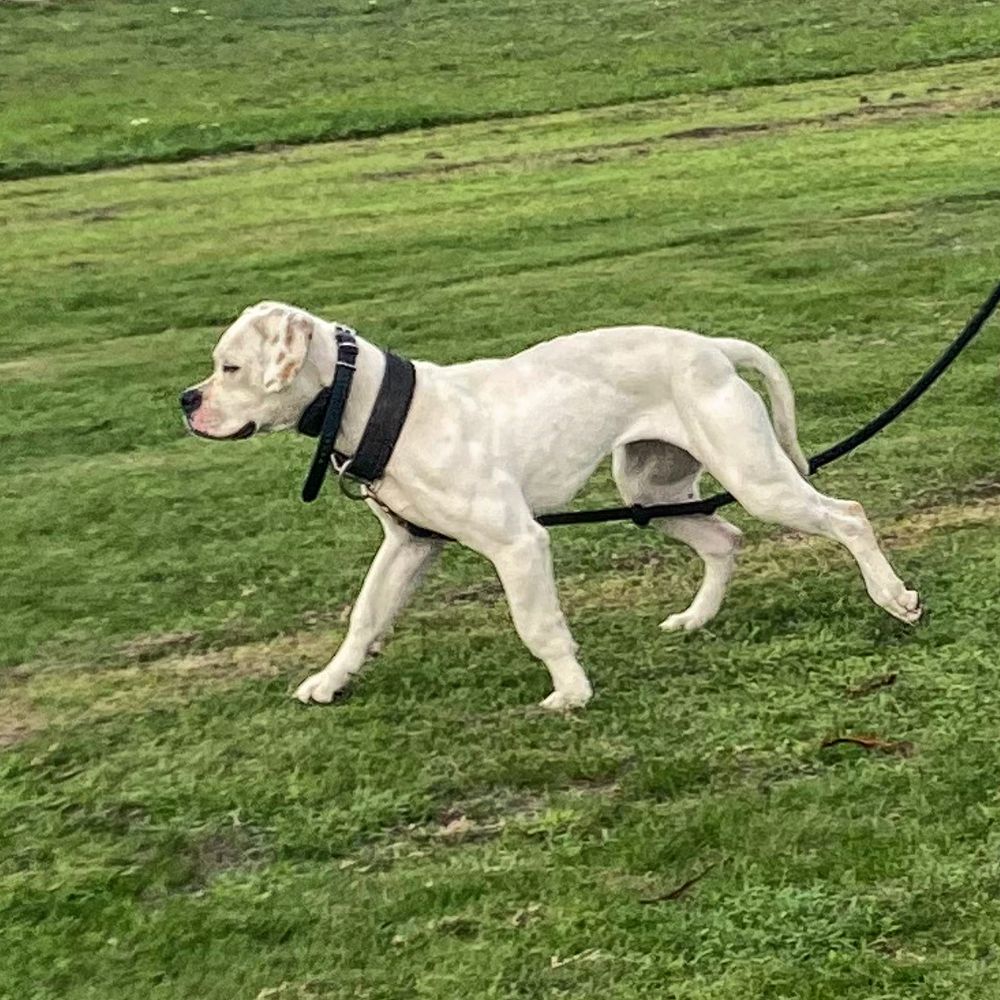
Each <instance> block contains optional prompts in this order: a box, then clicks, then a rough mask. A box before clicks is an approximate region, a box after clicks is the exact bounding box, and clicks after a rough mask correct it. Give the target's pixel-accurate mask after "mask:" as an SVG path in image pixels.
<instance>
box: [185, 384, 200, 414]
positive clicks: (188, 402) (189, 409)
mask: <svg viewBox="0 0 1000 1000" xmlns="http://www.w3.org/2000/svg"><path fill="white" fill-rule="evenodd" d="M199 406H201V390H200V389H185V390H184V392H182V393H181V409H182V410H183V411H184V415H185V416H187V417H190V416H191V414H192V413H194V411H195V410H197V409H198V407H199Z"/></svg>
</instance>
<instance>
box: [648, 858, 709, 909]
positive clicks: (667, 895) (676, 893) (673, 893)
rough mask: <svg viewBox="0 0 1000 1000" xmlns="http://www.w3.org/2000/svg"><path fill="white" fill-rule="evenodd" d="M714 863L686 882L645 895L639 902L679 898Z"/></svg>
mask: <svg viewBox="0 0 1000 1000" xmlns="http://www.w3.org/2000/svg"><path fill="white" fill-rule="evenodd" d="M715 865H716V862H714V861H713V862H712V864H710V865H708V866H707V867H705V868H703V869H702V870H701V871H700V872H698V874H697V875H692V876H691V878H689V879H688V880H687V881H686V882H682V883H681V884H680V885H679V886H677V887H676V888H675V889H671V890H670V891H669V892H663V893H660V894H659V895H656V896H647V897H646V898H645V899H640V900H639V902H640V903H668V902H670V901H672V900H675V899H680V898H681V897H683V896H685V895H687V893H688V892H689V890H690V889H691V888H692V886H694V885H695V884H696V883H698V882H700V881H701V880H702V879H703V878H704V877H705V876H706V875H707V874H708V873H709V872H710V871H711V870H712V869H713V868H714V867H715Z"/></svg>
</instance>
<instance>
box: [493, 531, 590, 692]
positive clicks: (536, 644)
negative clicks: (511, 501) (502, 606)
mask: <svg viewBox="0 0 1000 1000" xmlns="http://www.w3.org/2000/svg"><path fill="white" fill-rule="evenodd" d="M474 547H476V548H479V550H480V551H481V552H482V553H483V554H484V555H485V556H487V558H489V559H490V561H491V562H492V563H493V565H494V566H495V567H496V571H497V575H498V576H499V577H500V582H501V583H502V584H503V589H504V593H505V594H506V595H507V603H508V604H509V605H510V614H511V618H512V619H513V620H514V628H516V629H517V634H518V635H519V636H520V637H521V640H522V642H524V644H525V645H526V646H527V647H528V649H529V650H531V652H532V653H533V654H534V655H535V656H537V657H538V659H540V660H541V661H542V662H543V663H544V664H545V666H546V667H548V670H549V674H550V675H551V677H552V689H553V690H552V693H551V694H550V695H549V696H548V697H547V698H546V699H545V700H544V701H543V702H542V703H541V705H542V708H548V709H552V710H553V711H561V710H563V709H567V708H579V707H581V706H583V705H585V704H586V703H587V702H588V701H589V700H590V696H591V694H592V693H593V692H592V689H591V687H590V682H589V681H588V680H587V675H586V674H585V673H584V672H583V668H582V667H581V666H580V664H579V663H578V662H577V659H576V643H575V642H574V641H573V636H572V635H571V634H570V631H569V626H568V625H567V624H566V619H565V618H564V617H563V613H562V608H560V606H559V595H558V593H557V591H556V584H555V579H554V576H553V572H552V556H551V554H550V552H549V535H548V532H547V531H546V530H545V529H544V528H541V527H539V526H538V525H537V524H535V523H534V522H533V521H529V522H528V523H527V524H525V525H524V527H523V528H522V529H521V530H520V531H519V532H518V533H517V534H516V535H515V536H514V537H512V538H510V539H508V540H506V541H504V542H502V543H499V544H498V543H497V542H492V543H487V544H485V545H482V546H479V545H476V546H474Z"/></svg>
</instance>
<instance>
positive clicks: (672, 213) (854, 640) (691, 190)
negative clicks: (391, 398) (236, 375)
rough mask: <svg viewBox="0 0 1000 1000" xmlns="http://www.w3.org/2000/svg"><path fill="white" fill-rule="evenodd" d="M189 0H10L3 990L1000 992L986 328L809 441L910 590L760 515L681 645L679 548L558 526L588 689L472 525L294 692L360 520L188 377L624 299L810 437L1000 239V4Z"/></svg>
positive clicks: (436, 350) (307, 668)
mask: <svg viewBox="0 0 1000 1000" xmlns="http://www.w3.org/2000/svg"><path fill="white" fill-rule="evenodd" d="M205 2H206V6H205V8H204V11H205V13H198V11H199V10H202V8H196V7H195V6H194V5H191V6H190V7H187V5H186V4H187V0H184V4H180V3H179V4H177V5H176V6H177V7H178V8H180V7H182V6H184V7H185V8H186V9H183V10H180V11H179V12H178V13H171V5H170V4H169V3H164V4H158V5H153V4H149V3H119V2H109V3H105V4H100V5H98V4H93V3H68V2H66V3H49V4H35V3H32V4H27V3H6V4H0V176H2V177H4V178H5V179H4V180H3V181H0V241H2V242H0V245H2V252H0V331H2V336H0V398H2V403H3V405H2V406H0V453H2V456H3V463H2V466H0V525H2V529H0V531H2V535H0V542H2V544H0V579H2V585H3V598H2V606H0V998H2V1000H14V998H17V1000H22V998H45V1000H49V998H51V1000H56V998H58V1000H83V998H87V1000H118V998H122V1000H124V998H129V1000H132V998H147V997H149V998H156V1000H160V998H171V1000H174V998H176V1000H202V998H206V1000H208V998H211V1000H215V998H224V1000H231V998H234V997H239V998H243V997H247V998H250V1000H268V998H276V1000H300V998H345V1000H346V998H354V997H359V998H370V1000H376V998H377V1000H383V998H384V1000H389V998H392V1000H397V998H398V1000H403V998H407V1000H409V998H420V1000H452V998H456V1000H457V998H469V997H471V998H479V997H483V998H504V1000H507V998H510V1000H513V998H536V997H537V998H556V997H559V998H572V1000H592V998H593V1000H597V998H600V1000H637V998H647V997H668V998H677V1000H749V998H771V997H788V998H796V1000H798V998H806V1000H910V998H920V1000H925V998H948V1000H954V998H970V1000H979V998H991V997H1000V860H998V858H1000V853H998V852H1000V834H998V832H997V820H998V819H1000V783H998V779H997V774H998V772H1000V749H998V739H1000V693H998V692H1000V688H998V685H997V683H996V681H997V666H996V663H997V642H998V638H1000V631H998V627H997V624H996V622H997V620H998V614H1000V588H998V584H997V581H998V578H1000V530H998V529H1000V504H998V497H1000V480H998V476H997V455H998V448H1000V433H998V430H997V419H996V418H997V409H996V404H997V387H998V386H997V370H998V365H997V356H998V351H997V342H998V339H1000V330H998V329H997V325H998V324H996V323H995V324H994V326H993V328H992V329H988V330H987V331H986V333H985V334H984V335H983V338H982V339H981V341H980V342H979V343H977V344H976V345H975V346H974V347H973V348H971V349H970V351H969V352H968V354H967V355H966V356H964V357H963V359H962V361H961V362H960V363H959V365H958V367H957V368H956V369H955V370H954V371H953V372H952V373H950V374H949V375H948V376H947V377H946V378H945V379H944V380H943V381H942V382H941V384H940V385H939V386H938V388H936V389H935V390H934V391H933V393H932V394H931V395H930V396H929V397H928V398H927V399H926V400H925V401H924V402H922V403H921V404H920V406H919V408H918V409H917V410H915V411H914V412H912V413H911V414H909V415H908V416H907V417H905V418H904V419H903V420H902V421H900V422H899V423H898V424H896V425H894V426H893V427H892V429H891V430H890V431H888V432H887V433H885V434H884V435H882V436H881V437H880V438H878V439H877V440H876V441H874V442H872V443H871V444H869V445H867V446H866V447H865V448H864V449H862V450H861V451H860V452H859V453H858V454H857V455H856V456H854V457H852V458H851V459H848V460H846V461H844V462H843V463H841V464H838V465H836V466H835V467H833V468H831V469H830V470H829V471H827V472H824V473H823V474H822V476H821V477H820V480H819V482H820V485H821V488H823V489H824V490H827V491H829V492H832V493H835V494H837V495H840V496H845V497H850V498H853V499H858V500H861V501H862V502H863V503H864V504H865V505H866V507H867V509H868V511H869V514H870V516H871V517H872V520H873V521H874V523H875V524H876V527H877V529H878V531H879V533H880V535H881V536H882V538H883V539H884V541H885V544H886V547H887V549H888V550H889V551H890V554H891V557H892V559H893V561H894V563H895V564H896V565H897V567H898V568H899V569H900V571H901V573H902V575H903V576H904V577H905V578H906V579H907V580H908V581H910V582H912V583H915V584H916V585H918V587H919V588H920V590H921V592H922V594H923V596H924V600H925V602H926V604H927V606H928V608H929V610H930V614H929V620H928V621H927V622H926V624H923V625H921V626H920V627H919V628H918V629H916V630H908V629H906V628H905V626H902V625H900V624H898V623H896V622H894V621H892V620H891V619H889V618H888V617H887V616H885V615H884V614H883V613H882V612H880V611H879V610H878V609H876V608H875V607H874V606H873V605H871V604H870V602H869V601H868V600H867V598H866V596H865V594H864V588H863V586H862V584H861V581H860V579H859V578H858V577H857V573H856V570H855V568H854V565H853V563H852V562H851V561H850V559H849V557H848V556H846V554H845V553H843V552H842V551H841V550H840V549H838V548H837V547H835V546H833V545H832V544H828V543H826V542H821V541H817V540H813V539H805V538H802V537H799V536H796V535H793V534H790V533H788V532H786V531H783V530H781V529H778V528H776V527H773V526H768V525H762V524H759V523H756V522H753V521H750V520H749V519H747V518H746V517H743V516H742V515H740V514H739V513H737V514H735V515H734V519H735V520H738V521H739V523H740V524H741V526H743V527H744V528H745V529H746V531H747V533H748V544H747V547H746V550H745V553H744V556H743V558H742V560H741V566H740V569H739V570H738V572H737V576H736V578H735V581H734V585H733V588H732V590H731V594H730V597H729V599H728V601H727V604H726V606H725V608H724V610H723V612H722V614H721V615H720V616H719V618H718V619H716V620H715V621H714V622H713V623H712V624H711V625H710V626H709V628H708V629H707V630H706V631H704V632H703V633H700V634H695V635H692V636H687V637H677V636H668V635H664V634H663V633H661V632H660V631H659V630H658V629H657V628H656V623H657V622H658V621H660V620H661V619H662V618H663V617H664V616H665V614H666V613H667V612H669V611H673V610H678V609H680V608H682V607H684V606H685V605H686V603H687V602H688V600H689V598H690V596H691V594H692V592H693V590H694V588H695V586H696V585H697V581H698V576H699V567H698V566H697V565H696V563H695V560H694V559H693V558H692V557H691V555H690V554H689V552H688V551H687V550H686V549H683V548H680V547H677V546H674V545H672V544H668V543H666V542H664V541H663V540H662V538H661V537H660V536H659V535H658V534H657V533H655V532H653V531H639V530H637V529H635V528H630V527H592V528H578V529H557V530H556V531H554V533H553V539H554V551H555V557H556V561H557V569H558V573H559V580H560V587H561V594H562V598H563V603H564V607H565V609H566V612H567V615H568V617H569V620H570V624H571V627H572V628H573V631H574V633H575V635H576V637H577V639H578V640H579V641H580V644H581V659H582V662H583V663H584V665H585V666H586V667H587V669H588V670H589V672H590V674H591V677H592V680H593V681H594V684H595V687H596V689H597V697H596V698H595V700H594V701H593V702H592V704H591V706H590V707H589V708H588V709H587V710H586V711H585V712H582V713H578V714H576V715H574V716H570V717H551V716H549V715H547V714H544V713H541V712H539V711H538V710H536V709H534V708H532V707H531V706H533V705H534V703H535V702H537V701H538V700H539V699H540V698H541V697H542V696H543V695H544V694H545V693H547V683H548V678H547V675H546V673H545V671H544V669H543V668H542V667H541V666H540V665H538V664H537V663H535V662H533V661H532V660H531V658H530V656H529V654H528V653H527V652H526V651H525V650H524V649H523V647H522V646H521V645H520V643H519V642H518V640H517V638H516V636H515V635H514V632H513V629H512V628H511V626H510V623H509V619H508V616H507V612H506V607H505V605H504V603H503V600H502V595H501V593H500V590H499V586H498V584H497V583H496V581H495V579H494V577H493V574H492V571H491V570H490V567H489V566H488V565H486V564H485V563H484V562H482V561H481V560H480V559H478V558H477V557H474V556H472V555H471V554H469V553H467V552H463V551H460V550H458V549H454V550H452V551H449V552H448V553H447V555H446V557H445V559H444V560H443V562H442V564H441V566H440V567H439V569H438V570H437V571H436V572H435V574H434V575H433V576H432V578H431V579H430V580H429V581H428V583H427V584H426V585H425V588H424V589H423V590H422V591H421V593H420V595H419V596H418V598H417V599H416V601H415V603H414V605H413V607H412V608H411V610H410V611H408V612H407V613H406V614H405V615H404V616H403V618H402V619H401V621H400V623H399V626H398V628H397V630H396V634H395V636H394V638H393V641H392V642H391V643H390V644H389V645H388V646H387V648H386V651H385V653H384V655H383V656H382V657H381V658H380V659H379V660H377V661H376V662H375V664H374V665H373V668H372V670H371V673H370V674H369V675H368V676H366V678H365V679H364V680H363V681H362V682H361V683H359V684H358V685H357V687H356V689H355V692H354V695H353V697H352V698H351V699H350V700H349V701H347V702H346V703H344V704H341V705H337V706H335V707H332V708H329V709H318V708H316V709H306V708H303V707H302V706H300V705H298V704H297V703H294V702H293V701H292V700H291V699H290V698H289V693H290V691H291V690H292V689H293V687H294V685H295V684H296V683H297V682H298V681H299V680H301V679H302V678H303V677H304V676H305V675H306V674H307V673H309V672H311V671H312V670H314V669H316V667H317V666H319V665H322V664H323V663H324V662H325V661H326V660H327V659H328V657H329V656H330V654H331V653H332V651H333V650H334V649H335V648H336V645H337V642H338V641H339V639H340V637H341V636H342V634H343V631H344V627H345V615H344V612H345V607H346V605H347V604H348V603H349V602H350V601H351V600H352V599H353V597H354V595H355V593H356V591H357V589H358V587H359V585H360V581H361V579H362V576H363V574H364V570H365V568H366V566H367V563H368V561H369V559H370V557H371V555H372V553H373V552H374V549H375V546H376V545H377V539H378V534H379V533H378V530H377V526H376V524H375V522H374V521H373V520H372V519H371V517H370V515H368V514H367V513H366V512H365V511H364V510H363V509H361V508H360V507H359V506H357V505H352V504H351V503H350V502H348V501H347V500H345V499H343V498H341V497H339V496H338V495H337V494H336V491H334V490H329V491H328V492H327V493H326V494H325V495H324V497H323V499H322V502H320V503H317V504H315V505H314V506H312V507H305V506H303V505H302V504H301V503H300V502H299V501H298V499H297V496H298V490H299V487H300V485H301V479H302V477H303V475H304V473H305V469H306V466H307V465H308V461H309V458H310V456H311V451H312V442H309V441H304V440H302V439H296V438H294V437H292V436H280V435H279V436H276V437H274V438H270V439H259V440H258V439H254V440H251V441H247V442H241V443H239V444H233V445H228V446H222V445H218V446H213V445H209V444H206V443H205V442H200V441H197V440H194V439H191V438H188V437H186V436H185V435H184V434H183V433H182V430H181V426H180V421H179V417H178V413H177V409H176V396H177V394H178V392H179V390H180V389H181V388H183V387H184V386H186V385H188V384H190V383H192V382H194V381H196V380H198V379H200V378H201V377H203V375H204V374H205V373H206V371H207V368H208V364H209V352H210V349H211V347H212V345H213V343H214V340H215V338H216V337H217V336H218V334H219V332H220V331H221V330H222V329H223V328H224V327H225V325H226V324H227V323H228V322H229V321H230V320H231V319H232V318H233V317H234V315H236V314H237V313H238V312H239V310H240V309H242V308H243V306H245V305H247V304H249V303H251V302H253V301H256V300H259V299H264V298H278V299H285V300H289V301H292V302H295V303H298V304H300V305H302V306H304V307H306V308H309V309H312V310H314V311H316V312H318V313H320V314H322V315H325V316H328V317H330V318H336V319H339V320H341V321H344V322H347V323H350V324H352V325H355V326H357V327H358V328H359V329H360V330H361V331H362V333H364V334H365V335H366V336H368V337H369V338H370V339H372V340H374V341H376V342H380V343H383V344H386V345H390V346H392V347H393V348H395V349H397V350H400V351H402V352H403V353H407V354H410V355H412V356H416V357H423V358H428V359H431V360H435V361H442V362H446V361H455V360H462V359H466V358H471V357H476V356H480V355H485V354H499V353H505V352H510V351H514V350H517V349H518V348H521V347H524V346H527V345H529V344H532V343H535V342H537V341H538V340H540V339H543V338H545V337H548V336H552V335H555V334H558V333H562V332H566V331H569V330H573V329H579V328H586V327H590V326H595V325H599V324H601V323H607V322H633V321H634V322H656V323H664V324H668V325H674V326H683V327H690V328H693V329H697V330H700V331H703V332H706V333H718V334H727V335H737V336H743V337H747V338H750V339H752V340H755V341H757V342H758V343H760V344H762V345H764V346H765V347H767V348H768V349H769V350H771V351H772V352H773V353H774V354H775V355H776V356H777V357H778V358H779V360H780V361H781V362H782V364H783V365H784V366H785V367H786V369H787V370H788V372H789V374H790V375H791V377H792V380H793V382H794V384H795V386H796V388H797V393H798V402H799V413H800V426H801V431H802V439H803V443H804V445H805V447H806V450H807V451H808V452H810V453H811V452H814V451H817V450H819V449H820V448H822V447H824V446H825V445H827V444H829V443H830V442H832V441H834V440H836V439H837V438H839V437H841V436H843V435H844V434H846V433H847V432H848V431H850V430H852V429H853V428H854V427H855V426H856V425H857V424H859V423H860V422H861V421H862V420H863V419H865V418H866V417H867V416H869V415H870V414H872V413H874V412H876V411H877V410H879V409H881V407H882V406H883V405H884V404H885V403H886V402H888V401H889V400H890V399H892V398H894V397H895V396H896V395H897V394H898V392H899V391H900V390H901V389H902V388H903V387H904V386H906V385H907V384H909V382H910V381H911V380H912V379H913V378H914V377H915V376H916V375H917V374H918V373H919V372H920V371H921V370H922V369H923V368H924V367H925V366H926V364H928V363H929V362H930V360H931V359H932V358H933V357H934V356H936V354H937V352H938V351H939V349H940V348H941V347H942V346H943V345H944V344H945V343H946V342H947V341H948V340H949V339H950V338H951V337H952V336H953V335H954V333H955V332H956V331H957V330H958V329H959V328H960V327H961V325H962V324H963V323H964V322H965V321H966V319H967V318H968V316H969V315H970V314H971V313H972V312H973V310H974V309H975V308H976V306H977V305H978V303H979V301H980V300H981V299H982V298H983V297H984V296H985V295H986V293H987V292H988V290H989V288H990V286H991V285H992V283H994V282H995V280H996V279H997V277H998V276H1000V275H998V272H1000V267H998V263H1000V260H998V254H997V246H998V240H997V211H998V207H1000V186H998V178H1000V112H998V108H1000V83H998V82H997V81H998V80H1000V8H998V6H997V5H996V4H993V3H976V4H959V3H935V4H931V3H929V2H926V3H925V2H912V3H905V4H903V3H896V4H888V5H878V7H877V9H872V8H865V7H863V6H862V5H859V4H856V3H853V2H847V0H836V2H832V3H825V4H819V3H806V4H802V3H799V4H792V3H790V2H786V0H769V2H766V3H757V4H747V5H743V7H741V8H739V9H734V8H733V7H732V5H728V4H722V3H720V2H714V0H700V2H697V3H696V2H694V0H682V2H669V0H659V2H620V3H617V4H612V3H598V2H596V0H584V2H580V3H577V4H573V5H566V4H555V3H549V2H529V0H511V2H509V3H505V4H487V3H484V2H481V0H476V2H473V0H463V2H451V3H447V4H445V3H442V2H437V3H435V2H431V0H413V2H411V3H404V2H401V0H376V2H367V0H365V2H345V3H339V4H331V5H321V6H316V5H311V4H305V3H292V4H285V5H277V4H272V3H264V2H253V3H241V4H237V3H235V2H227V3H223V4H211V3H208V0H205ZM140 119H148V121H146V122H142V123H140V124H136V125H133V124H131V122H132V121H139V120H140ZM214 122H218V123H219V124H218V125H217V126H216V125H213V124H212V123H214ZM202 125H205V126H206V127H205V128H201V127H200V126H202ZM415 126H422V127H419V128H418V127H415ZM430 126H433V127H430ZM336 137H340V138H339V139H338V141H336V142H326V143H321V142H319V141H318V140H321V139H329V138H336ZM236 150H244V151H243V152H235V151H236ZM165 161H176V162H165ZM111 165H118V167H119V168H118V169H98V168H103V167H108V166H111ZM613 498H614V492H613V490H612V488H611V485H610V481H609V478H608V476H607V475H606V472H604V471H602V472H601V473H600V474H599V475H598V476H597V477H596V479H595V482H594V483H593V484H592V486H591V487H590V488H588V491H587V493H586V495H585V496H584V497H582V498H581V503H586V504H591V505H598V504H600V503H603V502H611V501H613ZM888 674H894V675H895V681H894V683H892V684H891V685H885V686H881V687H877V686H874V685H873V686H872V688H871V690H867V689H866V688H865V685H866V682H868V681H871V680H872V679H873V678H879V677H882V676H883V675H888ZM851 734H854V735H857V734H875V735H877V736H879V737H880V738H882V739H885V740H889V741H905V742H906V743H907V744H912V747H911V748H910V752H908V753H905V754H904V753H880V752H874V751H866V750H864V749H861V748H859V747H856V746H851V745H846V746H833V747H827V748H824V747H823V743H824V741H826V740H827V739H829V738H831V737H836V736H841V735H851ZM688 883H690V884H688ZM685 886H686V888H683V887H685Z"/></svg>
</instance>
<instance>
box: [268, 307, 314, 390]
mask: <svg viewBox="0 0 1000 1000" xmlns="http://www.w3.org/2000/svg"><path fill="white" fill-rule="evenodd" d="M312 337H313V324H312V320H311V319H310V318H309V317H308V316H306V315H304V314H303V313H300V312H292V311H291V310H290V309H289V310H283V311H282V312H279V313H275V314H274V315H273V316H269V317H268V318H267V321H266V323H265V329H264V357H265V362H264V388H265V389H266V390H267V391H268V392H280V391H281V390H282V389H284V388H286V387H287V386H289V385H290V384H291V382H292V379H294V378H295V376H296V375H298V373H299V371H300V369H301V368H302V365H303V364H304V362H305V360H306V354H307V352H308V351H309V342H310V341H311V340H312Z"/></svg>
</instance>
